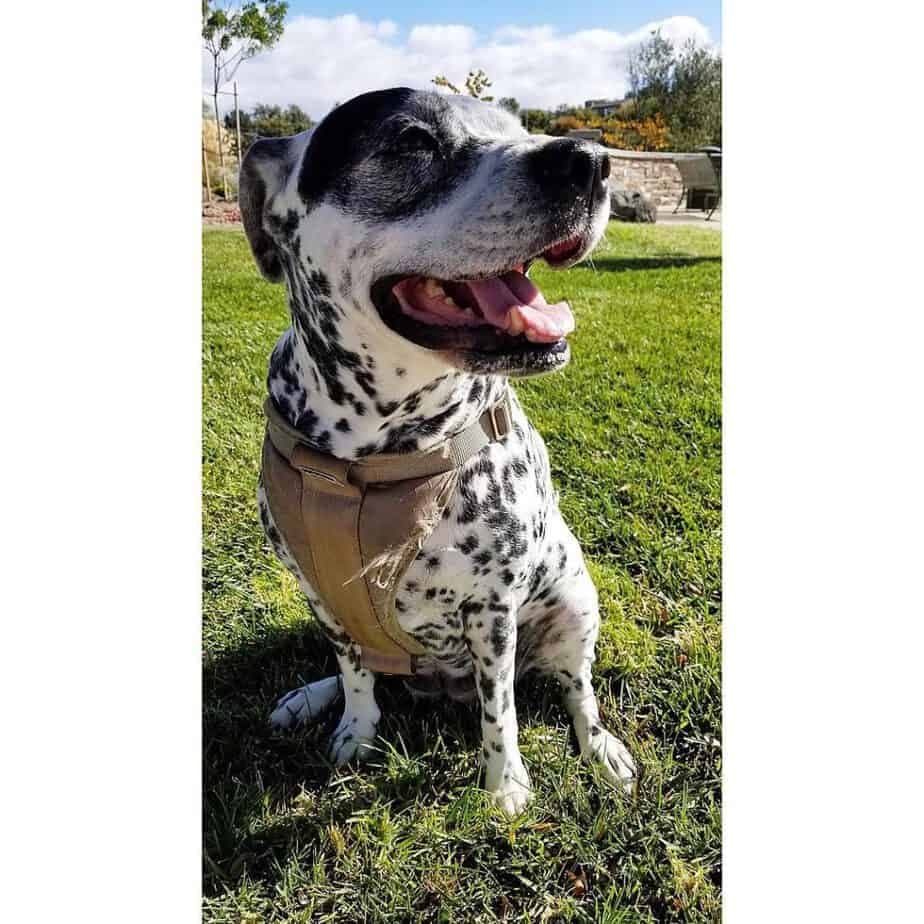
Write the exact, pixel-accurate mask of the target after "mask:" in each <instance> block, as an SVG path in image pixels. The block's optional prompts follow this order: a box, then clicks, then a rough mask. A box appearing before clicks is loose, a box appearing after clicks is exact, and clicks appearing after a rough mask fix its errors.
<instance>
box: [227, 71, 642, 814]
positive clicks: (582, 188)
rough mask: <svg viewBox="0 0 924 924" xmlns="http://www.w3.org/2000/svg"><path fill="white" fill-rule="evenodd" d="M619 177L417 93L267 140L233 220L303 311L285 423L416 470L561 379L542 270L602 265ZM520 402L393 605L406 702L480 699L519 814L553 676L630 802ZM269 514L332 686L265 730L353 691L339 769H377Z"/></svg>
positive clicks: (581, 592)
mask: <svg viewBox="0 0 924 924" xmlns="http://www.w3.org/2000/svg"><path fill="white" fill-rule="evenodd" d="M608 173H609V161H608V158H607V157H606V154H605V151H604V149H602V148H601V147H599V146H597V145H593V144H591V143H589V142H586V141H583V140H576V139H572V138H552V137H548V136H538V135H529V134H528V133H527V132H526V131H525V130H524V129H523V128H522V127H521V125H520V124H519V122H518V121H517V119H516V118H514V117H513V116H512V115H510V114H509V113H507V112H506V111H504V110H503V109H501V108H499V107H496V106H493V105H490V104H488V103H485V102H482V101H480V100H476V99H472V98H469V97H464V96H448V95H442V94H439V93H436V92H432V91H419V90H411V89H407V88H395V89H389V90H381V91H376V92H371V93H366V94H363V95H361V96H358V97H356V98H354V99H352V100H350V101H349V102H347V103H344V104H342V105H340V106H338V107H337V108H335V109H334V110H333V111H332V112H330V113H329V114H328V115H327V116H326V117H325V118H324V119H323V120H322V121H321V122H320V123H319V124H318V125H317V126H316V127H314V128H313V129H311V130H309V131H308V132H304V133H302V134H300V135H296V136H294V137H290V138H275V139H265V140H261V141H257V142H256V143H254V144H253V145H252V147H251V148H250V149H249V151H248V153H247V155H246V158H245V160H244V163H243V165H242V168H241V181H240V202H241V210H242V218H243V222H244V226H245V231H246V233H247V236H248V239H249V242H250V246H251V249H252V252H253V255H254V258H255V260H256V262H257V265H258V267H259V269H260V270H261V272H262V273H263V275H264V276H265V277H266V278H267V279H269V280H271V281H274V282H284V283H285V285H286V288H287V294H288V303H289V308H290V312H291V315H292V326H291V327H289V328H288V329H287V330H286V331H285V332H284V333H283V335H282V336H281V338H280V339H279V341H278V343H277V344H276V347H275V349H274V350H273V352H272V356H271V358H270V362H269V374H268V379H267V382H268V390H269V396H270V398H271V399H272V402H273V405H274V407H275V408H276V410H277V411H278V412H279V414H280V415H282V417H283V418H284V419H285V420H286V421H287V422H288V424H289V425H290V426H291V427H293V428H295V429H296V430H298V431H299V433H300V434H302V436H303V439H304V442H305V444H306V445H308V446H310V447H312V448H313V449H314V450H316V451H318V452H321V453H325V454H327V455H330V456H333V457H335V458H337V459H341V460H362V459H365V458H375V457H376V456H377V454H381V453H390V454H395V453H399V454H400V453H408V454H411V453H419V452H424V451H426V450H427V449H429V448H431V447H433V446H436V445H438V444H440V442H441V441H445V440H447V439H448V438H449V437H451V436H453V435H454V434H458V433H459V432H460V431H462V430H463V429H464V428H465V427H467V426H469V425H471V423H472V421H475V420H477V419H478V418H479V416H480V415H482V414H483V413H484V412H485V410H486V409H488V408H490V407H491V406H492V405H494V404H496V403H497V402H498V401H500V400H501V399H502V398H503V397H504V395H505V394H506V393H507V391H508V388H509V381H508V380H509V379H510V378H514V377H519V376H531V375H536V374H539V373H547V372H552V371H554V370H558V369H561V368H562V367H563V366H565V364H566V363H567V362H568V361H569V358H570V351H569V346H568V341H567V335H568V334H569V333H570V332H571V330H572V329H573V327H574V319H573V316H572V313H571V310H570V308H569V306H568V305H567V303H565V302H560V303H558V304H554V305H549V304H547V303H546V300H545V298H544V297H543V296H542V294H541V292H539V290H538V289H537V288H536V286H535V285H534V284H533V283H532V282H531V281H530V280H529V278H528V276H527V273H528V270H529V268H530V265H531V264H532V263H533V262H534V261H535V260H537V259H544V260H545V261H546V262H547V263H548V264H549V265H550V266H552V267H554V268H565V267H568V266H572V265H573V264H575V263H577V262H579V261H580V260H582V259H583V258H584V257H586V256H587V255H588V254H589V253H590V251H591V250H592V249H593V247H594V246H595V245H596V243H597V242H598V240H599V239H600V237H601V236H602V234H603V231H604V229H605V227H606V224H607V219H608V217H609V195H608V189H607V176H608ZM509 407H510V408H511V417H512V420H511V427H510V430H509V432H508V433H507V434H506V436H505V437H504V438H503V439H501V440H495V441H493V442H491V443H490V444H489V445H487V446H485V447H484V448H483V449H482V450H481V451H480V452H478V453H477V454H476V455H475V456H473V457H472V458H470V459H469V460H468V461H467V462H465V464H464V467H463V470H462V471H461V473H460V476H459V481H458V485H457V487H456V489H455V491H454V494H453V496H452V497H451V499H450V500H449V502H448V504H447V506H446V508H445V509H444V510H443V513H442V516H441V517H440V518H439V522H438V523H437V524H435V526H434V528H433V529H432V532H431V533H430V534H429V536H428V538H427V539H426V540H425V542H424V543H423V545H422V547H421V548H420V551H419V552H418V554H417V555H416V556H415V557H414V558H413V560H412V561H411V563H410V565H409V567H408V568H407V571H406V572H405V573H404V574H403V576H401V578H400V585H399V586H398V591H397V595H396V597H395V599H394V608H395V612H396V614H397V618H398V621H399V623H400V626H401V628H402V629H403V630H404V631H405V632H406V633H407V634H408V635H410V636H411V637H412V638H413V639H415V640H416V641H417V642H419V643H420V645H422V646H423V648H425V649H426V656H425V657H423V658H422V659H420V662H419V668H418V675H417V676H415V677H414V678H413V679H412V680H411V681H409V686H410V687H411V688H412V690H413V689H414V688H415V685H416V686H417V687H421V686H422V685H423V686H427V687H428V689H429V690H430V691H431V692H432V691H433V690H439V691H444V692H446V693H448V694H449V695H450V696H454V697H455V698H457V699H466V698H474V697H477V699H478V701H479V703H480V710H481V729H482V736H483V748H482V757H483V763H484V768H485V788H486V790H487V791H488V792H489V793H490V794H491V796H492V798H493V800H494V802H495V803H496V804H497V805H498V806H499V807H500V808H501V809H502V810H503V811H504V812H505V813H507V814H508V815H515V814H517V813H519V812H520V811H521V810H522V809H523V808H524V806H525V804H526V803H527V801H528V799H529V798H530V795H531V789H530V780H529V775H528V774H527V771H526V768H525V766H524V765H523V760H522V757H521V754H520V751H519V747H518V743H517V738H518V726H517V714H516V707H515V699H514V681H515V680H516V679H517V678H518V677H520V676H522V675H523V674H524V673H526V672H527V671H529V670H537V671H539V672H542V673H545V674H550V675H553V676H554V677H556V678H557V679H558V681H559V682H560V684H561V686H562V688H563V691H564V703H565V706H566V707H567V710H568V712H569V714H570V716H571V719H572V722H573V726H574V731H575V733H576V737H577V741H578V745H579V748H580V753H581V755H582V756H583V757H584V758H586V759H587V760H588V761H590V762H592V763H595V764H597V765H598V766H599V767H600V768H601V770H602V772H603V775H604V777H605V778H607V779H608V780H610V781H611V782H612V783H613V784H615V785H616V786H619V787H621V788H623V789H625V790H627V791H631V789H632V788H633V785H634V780H635V777H636V768H635V764H634V762H633V760H632V757H631V756H630V754H629V752H628V750H627V749H626V747H625V746H624V745H623V744H622V742H621V741H619V739H618V738H616V737H615V736H614V735H613V734H611V733H610V732H609V731H607V730H606V729H605V728H604V727H603V726H602V723H601V721H600V716H599V711H598V703H597V698H596V695H595V693H594V687H593V680H592V677H591V666H592V664H593V662H594V649H595V644H596V639H597V633H598V628H599V622H600V619H599V611H598V601H597V592H596V589H595V587H594V585H593V582H592V581H591V578H590V576H589V574H588V571H587V568H586V566H585V563H584V559H583V555H582V552H581V548H580V546H579V544H578V542H577V540H576V539H575V537H574V535H573V534H572V533H571V531H570V530H569V528H568V527H567V525H566V524H565V522H564V520H563V519H562V516H561V513H560V512H559V509H558V503H557V496H556V494H555V491H554V489H553V487H552V483H551V479H550V474H549V463H548V455H547V452H546V448H545V445H544V443H543V441H542V439H541V437H540V436H539V434H538V433H537V432H536V430H535V429H534V428H533V427H532V426H531V425H530V423H529V421H528V420H527V418H526V416H525V414H524V413H523V410H522V408H521V406H520V404H519V402H518V401H517V400H516V397H515V395H513V394H512V389H511V397H510V404H509ZM257 500H258V504H259V509H260V515H261V519H262V521H263V525H264V528H265V531H266V533H267V536H268V538H269V540H270V542H271V544H272V545H273V547H274V549H275V552H276V554H277V555H278V556H279V558H280V559H281V561H282V562H283V563H284V564H285V565H286V566H287V567H288V568H289V569H290V570H291V571H292V573H293V574H294V576H295V578H296V580H297V581H298V583H299V585H300V587H301V590H302V591H303V592H304V594H305V595H306V597H307V599H308V602H309V603H310V605H311V607H312V609H313V611H314V613H315V615H316V617H317V620H318V622H319V624H320V626H321V629H322V631H323V633H324V635H325V636H326V637H327V639H329V641H330V643H331V644H332V646H333V648H334V651H335V653H336V658H337V663H338V665H339V669H340V674H339V676H334V677H328V678H326V679H323V680H318V681H316V682H313V683H309V684H307V685H306V686H303V687H300V688H299V689H297V690H293V691H291V692H290V693H288V694H287V695H285V696H283V697H282V699H281V700H280V701H279V703H278V705H277V707H276V709H275V711H273V713H272V716H271V722H272V724H273V725H274V726H276V727H279V728H289V727H293V726H296V725H298V724H301V723H304V722H307V721H310V720H313V719H314V718H316V717H317V716H319V715H320V714H321V713H322V712H324V711H325V710H326V709H328V708H329V707H330V706H331V705H332V704H333V703H334V702H335V701H336V700H337V699H338V698H339V697H340V695H341V693H342V699H343V713H342V717H341V719H340V721H339V724H338V725H337V726H336V728H335V730H334V731H333V734H332V736H331V739H330V742H329V756H330V758H331V760H332V761H333V762H334V763H335V764H336V765H340V764H343V763H344V762H346V761H348V760H350V759H351V758H354V757H355V758H358V759H361V758H364V757H368V756H370V755H371V754H372V753H373V752H374V750H375V745H374V741H375V739H376V734H377V726H378V723H379V719H380V714H381V713H380V710H379V707H378V704H377V702H376V698H375V693H374V683H375V677H376V674H375V672H374V671H373V670H370V669H368V668H367V667H365V666H364V665H363V663H362V660H361V658H360V657H359V652H358V650H357V647H356V645H355V644H354V643H353V642H352V640H351V637H350V636H349V635H347V633H346V632H345V631H344V629H343V625H342V622H341V619H340V618H338V613H336V612H332V611H330V609H329V608H328V607H326V606H325V604H324V602H323V600H322V599H321V595H320V594H319V592H318V590H317V588H316V587H314V586H312V584H311V583H310V582H309V581H308V580H307V579H306V576H305V574H304V573H302V569H301V568H300V567H299V565H298V563H297V562H296V560H295V557H294V556H293V554H292V552H291V550H290V549H289V548H288V547H287V544H286V541H285V537H284V535H283V534H282V532H281V531H280V529H279V528H278V525H277V523H276V522H275V520H274V517H273V514H272V512H271V510H270V506H269V504H268V503H267V495H266V490H265V485H264V484H263V482H262V480H261V484H260V486H259V488H258V496H257Z"/></svg>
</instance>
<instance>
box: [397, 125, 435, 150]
mask: <svg viewBox="0 0 924 924" xmlns="http://www.w3.org/2000/svg"><path fill="white" fill-rule="evenodd" d="M439 150H440V149H439V145H438V144H437V142H436V138H434V137H433V135H431V134H430V132H428V131H427V130H426V129H425V128H419V127H418V126H416V125H409V126H408V127H407V128H405V129H404V130H403V131H402V132H401V134H399V135H398V137H397V138H395V140H394V141H392V142H391V144H389V145H388V147H387V148H386V149H385V153H386V154H390V155H392V156H395V157H402V156H404V155H407V154H426V153H429V154H438V153H439Z"/></svg>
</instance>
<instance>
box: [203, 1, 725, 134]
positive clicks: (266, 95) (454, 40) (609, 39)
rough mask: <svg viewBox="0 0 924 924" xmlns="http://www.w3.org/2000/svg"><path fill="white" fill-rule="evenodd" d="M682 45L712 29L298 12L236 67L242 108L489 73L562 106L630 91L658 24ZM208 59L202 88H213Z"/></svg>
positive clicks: (314, 107)
mask: <svg viewBox="0 0 924 924" xmlns="http://www.w3.org/2000/svg"><path fill="white" fill-rule="evenodd" d="M659 26H660V28H661V32H662V34H663V35H664V36H665V37H667V38H670V39H671V40H673V41H675V42H682V41H683V40H684V39H686V38H688V37H694V38H696V39H697V40H698V41H699V42H702V43H704V44H709V42H710V38H709V32H708V30H707V29H706V27H705V26H704V25H703V24H702V23H700V22H699V21H698V20H696V19H694V18H692V17H690V16H673V17H671V18H669V19H665V20H661V21H660V22H652V23H647V24H645V25H643V26H641V27H639V28H638V29H637V30H635V31H634V32H631V33H620V32H614V31H610V30H606V29H586V30H582V31H579V32H572V33H562V32H560V31H558V30H557V29H556V28H554V27H552V26H544V25H539V26H536V27H532V28H522V27H517V26H504V27H502V28H500V29H497V30H495V31H494V32H493V33H491V34H489V35H480V34H479V33H477V32H476V31H475V30H474V29H472V28H470V27H469V26H465V25H457V24H451V25H426V24H421V25H417V26H414V27H413V28H412V29H410V30H409V31H408V32H407V33H404V32H402V30H401V29H399V28H398V26H396V25H395V23H394V22H391V21H390V20H382V21H380V22H368V21H364V20H361V19H360V18H359V17H358V16H356V15H354V14H352V13H351V14H348V15H345V16H337V17H334V18H331V19H321V18H317V17H309V16H298V17H296V18H294V19H292V20H291V21H290V22H289V23H287V25H286V31H285V34H284V35H283V37H282V39H281V40H280V42H279V44H278V45H277V46H276V47H275V48H273V49H272V50H271V51H269V52H266V53H264V54H262V55H259V56H257V57H256V58H253V59H251V60H250V61H246V62H244V64H242V65H241V67H240V70H239V71H238V73H237V82H238V87H239V90H240V94H241V105H242V106H244V107H245V108H249V107H251V106H253V105H254V104H255V103H278V104H280V105H287V104H289V103H297V104H298V105H299V106H301V107H302V108H303V109H304V110H305V111H306V112H308V113H309V114H310V115H312V116H313V117H315V118H320V117H321V116H323V115H324V114H325V113H327V112H328V111H329V110H330V108H331V107H332V106H333V105H334V104H335V103H338V102H343V101H344V100H347V99H350V98H351V97H353V96H355V95H356V94H358V93H363V92H365V91H367V90H375V89H381V88H383V87H393V86H411V87H421V88H427V87H429V88H431V89H433V87H432V84H431V83H430V81H431V80H432V78H433V77H434V76H436V75H437V74H445V75H446V76H447V77H449V78H450V79H451V80H453V81H462V80H464V79H465V75H466V74H467V73H468V72H469V71H470V70H476V69H478V68H481V69H483V70H484V71H485V72H486V73H487V74H488V76H489V77H490V78H491V80H492V81H493V86H492V88H491V92H492V93H493V94H494V95H495V97H501V96H514V97H516V98H517V99H518V100H519V101H520V104H521V105H525V106H542V107H547V108H548V107H555V106H557V105H558V104H560V103H574V104H579V103H582V102H583V101H584V100H586V99H591V98H594V97H610V96H621V95H622V94H623V93H625V91H626V86H627V81H626V65H627V61H628V56H629V53H630V51H631V50H632V48H633V47H634V46H635V45H637V44H638V43H639V42H640V41H643V40H644V39H646V38H647V37H648V35H649V33H650V32H651V31H652V30H653V29H655V28H657V27H659ZM206 65H207V62H205V61H204V62H203V67H204V69H203V85H204V86H205V87H207V86H208V83H209V78H208V69H207V66H206Z"/></svg>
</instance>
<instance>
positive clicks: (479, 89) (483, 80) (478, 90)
mask: <svg viewBox="0 0 924 924" xmlns="http://www.w3.org/2000/svg"><path fill="white" fill-rule="evenodd" d="M432 82H433V83H435V84H436V85H437V86H438V87H445V88H446V89H447V90H450V91H452V92H453V93H461V92H462V91H461V90H460V89H459V88H458V87H457V86H456V85H455V84H454V83H452V82H451V81H450V80H449V78H448V77H444V76H443V75H442V74H438V75H437V76H436V77H434V78H433V81H432ZM490 86H491V81H490V80H488V75H487V74H486V73H485V72H484V71H483V70H481V68H478V70H477V71H469V72H468V77H466V78H465V92H466V93H467V94H468V95H469V96H474V97H475V99H480V100H484V102H486V103H490V102H493V100H494V97H493V96H483V95H482V94H483V93H484V91H485V90H486V89H487V88H488V87H490Z"/></svg>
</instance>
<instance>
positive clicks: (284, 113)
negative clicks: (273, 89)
mask: <svg viewBox="0 0 924 924" xmlns="http://www.w3.org/2000/svg"><path fill="white" fill-rule="evenodd" d="M240 115H241V148H242V150H241V151H239V152H237V153H239V154H241V155H243V153H244V152H245V151H246V150H247V148H249V147H250V146H251V145H252V144H253V143H254V141H256V140H257V138H284V137H287V136H288V135H297V134H298V133H299V132H303V131H307V130H308V129H309V128H311V126H312V125H314V122H313V120H312V119H311V116H309V115H308V114H307V113H306V112H305V111H304V110H303V109H302V108H301V107H300V106H296V105H295V104H294V103H293V104H292V105H290V106H287V107H286V108H285V109H283V108H282V107H281V106H270V105H267V104H266V103H257V105H256V106H254V107H253V110H252V111H251V112H243V111H242V112H241V114H240ZM225 128H227V129H228V131H229V132H231V131H233V129H234V115H233V113H230V112H229V113H228V114H227V115H226V116H225ZM234 146H235V148H236V146H237V144H236V139H235V144H234Z"/></svg>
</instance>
